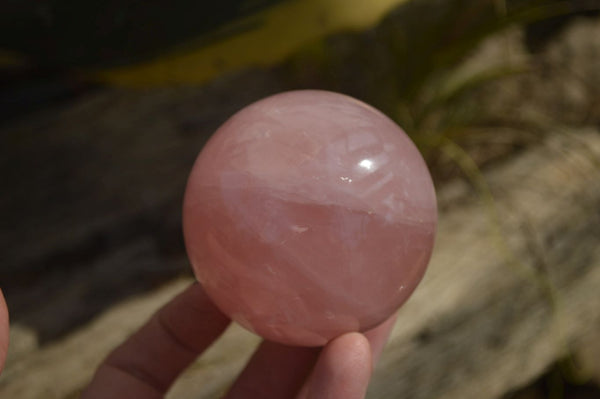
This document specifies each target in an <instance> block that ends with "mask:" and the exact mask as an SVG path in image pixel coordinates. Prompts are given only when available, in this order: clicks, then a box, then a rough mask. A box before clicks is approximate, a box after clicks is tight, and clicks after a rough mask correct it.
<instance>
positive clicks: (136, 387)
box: [83, 284, 229, 399]
mask: <svg viewBox="0 0 600 399" xmlns="http://www.w3.org/2000/svg"><path fill="white" fill-rule="evenodd" d="M228 324H229V319H227V317H226V316H225V315H223V314H222V313H221V312H220V311H219V310H218V309H217V308H216V307H215V306H214V305H213V304H212V302H211V301H210V299H208V297H207V296H206V294H205V293H204V290H203V289H202V287H201V286H200V285H199V284H193V285H192V286H191V287H189V288H188V289H186V290H185V291H184V292H183V293H181V294H179V295H178V296H177V297H175V298H174V299H173V300H172V301H171V302H169V303H168V304H166V305H165V306H164V307H163V308H162V309H160V310H159V311H158V312H157V313H156V314H154V316H152V318H151V319H150V320H149V321H148V322H147V323H146V324H145V325H144V326H142V328H140V329H139V330H138V331H137V332H136V333H134V334H133V335H132V336H131V337H130V338H129V339H127V341H125V342H124V343H123V344H122V345H120V346H119V347H117V348H116V349H115V350H114V351H113V352H112V353H111V354H110V355H109V356H108V357H107V358H106V360H105V361H104V363H103V364H102V365H101V366H100V367H99V369H98V371H97V372H96V375H95V376H94V378H93V380H92V382H91V384H90V385H89V386H88V388H87V389H86V391H85V392H84V395H83V397H84V398H88V399H89V398H95V397H103V398H104V397H115V398H116V397H130V398H133V397H135V398H153V397H161V396H162V395H163V394H164V393H165V392H166V391H167V389H168V388H169V386H170V385H171V384H172V383H173V381H174V380H175V378H176V377H177V376H178V375H179V374H180V373H181V372H182V371H183V370H184V369H185V368H186V367H187V366H188V365H189V364H190V363H191V362H192V361H193V360H194V359H195V358H196V357H197V356H198V355H199V354H200V353H202V352H203V351H204V350H205V349H206V348H207V347H208V346H209V345H210V344H211V343H212V342H213V341H214V340H215V339H216V338H217V337H219V335H221V333H222V332H223V331H224V330H225V328H226V327H227V325H228Z"/></svg>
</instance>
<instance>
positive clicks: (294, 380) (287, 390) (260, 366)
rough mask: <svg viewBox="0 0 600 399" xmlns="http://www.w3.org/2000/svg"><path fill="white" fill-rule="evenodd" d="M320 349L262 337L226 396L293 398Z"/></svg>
mask: <svg viewBox="0 0 600 399" xmlns="http://www.w3.org/2000/svg"><path fill="white" fill-rule="evenodd" d="M320 351H321V348H300V347H291V346H285V345H281V344H276V343H274V342H269V341H263V343H262V344H261V345H260V347H259V348H258V349H257V350H256V352H255V353H254V355H252V358H251V359H250V361H249V362H248V364H247V365H246V368H245V369H244V371H243V372H242V373H241V374H240V376H239V377H238V379H237V380H236V382H235V383H234V384H233V386H232V387H231V389H230V391H229V392H228V393H227V395H226V396H225V398H226V399H238V398H244V399H255V398H257V399H288V398H293V397H294V396H295V395H296V393H297V392H298V391H299V390H300V387H301V386H302V384H303V383H304V381H305V380H306V377H307V376H308V374H309V373H310V370H311V369H312V368H313V366H314V364H315V362H316V360H317V357H318V356H319V352H320Z"/></svg>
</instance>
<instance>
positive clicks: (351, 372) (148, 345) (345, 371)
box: [82, 284, 395, 399]
mask: <svg viewBox="0 0 600 399" xmlns="http://www.w3.org/2000/svg"><path fill="white" fill-rule="evenodd" d="M394 321H395V316H393V317H391V318H390V319H388V320H387V321H385V322H384V323H383V324H381V325H380V326H379V327H377V328H375V329H373V330H371V331H369V332H367V333H365V334H360V333H348V334H344V335H342V336H340V337H338V338H336V339H334V340H332V341H331V342H329V343H328V344H327V345H326V346H325V347H324V348H302V347H290V346H285V345H281V344H277V343H273V342H269V341H263V342H262V344H261V345H260V346H259V348H258V349H257V350H256V352H255V353H254V354H253V356H252V357H251V358H250V361H249V362H248V364H247V365H246V367H245V369H244V370H243V371H242V373H241V374H240V375H239V377H238V379H237V380H236V381H235V382H234V384H233V386H232V387H231V389H230V390H229V392H228V393H227V394H226V395H225V398H226V399H237V398H244V399H254V398H260V399H290V398H294V397H296V398H298V399H318V398H344V399H355V398H356V399H358V398H364V396H365V392H366V390H367V386H368V383H369V379H370V377H371V372H372V368H373V364H374V363H375V362H376V360H377V358H378V357H379V354H380V353H381V350H382V348H383V346H384V344H385V342H386V340H387V338H388V335H389V333H390V331H391V328H392V326H393V324H394ZM229 323H230V320H229V319H228V318H227V317H226V316H225V315H223V314H222V313H221V312H220V311H219V310H218V309H217V308H216V307H215V306H214V305H213V303H212V302H211V301H210V299H209V298H208V296H206V294H205V293H204V291H203V289H202V287H201V286H200V284H193V285H192V286H190V287H189V288H187V289H186V290H185V291H184V292H183V293H181V294H179V295H178V296H177V297H175V298H174V299H173V300H172V301H171V302H169V303H168V304H166V305H165V306H164V307H163V308H162V309H160V310H159V311H158V312H157V313H155V314H154V316H152V318H151V319H150V320H149V321H148V322H147V323H146V324H145V325H144V326H142V327H141V328H140V329H139V330H138V331H137V332H136V333H134V334H133V335H132V336H131V337H130V338H128V339H127V340H126V341H125V342H124V343H123V344H121V345H120V346H118V347H117V348H116V349H115V350H113V352H112V353H110V354H109V355H108V357H107V358H106V359H105V360H104V362H103V363H102V364H101V365H100V367H99V368H98V370H97V371H96V374H95V376H94V378H93V380H92V382H91V383H90V385H89V386H88V387H87V388H86V390H85V391H84V393H83V395H82V398H84V399H94V398H139V399H150V398H152V399H154V398H162V397H163V396H164V394H165V393H166V392H167V390H168V389H169V387H170V386H171V384H172V383H173V382H174V381H175V379H176V378H177V377H178V375H179V374H180V373H181V372H182V371H183V370H184V369H185V368H186V367H187V366H188V365H190V364H191V363H192V362H193V361H194V359H195V358H196V357H197V356H199V355H200V354H201V353H202V352H204V351H205V350H206V349H207V348H208V347H209V346H210V345H211V344H212V343H213V342H214V341H215V340H216V339H217V338H218V337H219V336H220V335H221V334H222V333H223V331H224V330H225V328H226V327H227V326H228V325H229Z"/></svg>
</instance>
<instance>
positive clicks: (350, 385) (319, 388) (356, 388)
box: [300, 333, 373, 399]
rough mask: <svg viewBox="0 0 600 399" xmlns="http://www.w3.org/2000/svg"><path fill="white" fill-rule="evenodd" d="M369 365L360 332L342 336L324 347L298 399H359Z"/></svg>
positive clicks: (368, 349)
mask: <svg viewBox="0 0 600 399" xmlns="http://www.w3.org/2000/svg"><path fill="white" fill-rule="evenodd" d="M372 364H373V360H372V358H371V347H370V345H369V341H368V340H367V338H366V337H365V336H364V335H362V334H360V333H347V334H344V335H342V336H340V337H338V338H336V339H334V340H333V341H331V342H330V343H329V344H327V346H325V348H324V349H323V352H322V353H321V355H320V356H319V360H318V361H317V364H316V365H315V368H314V370H313V372H312V374H311V375H310V378H309V380H308V381H307V385H306V386H305V388H304V389H303V392H302V394H301V395H300V397H302V398H310V399H326V398H344V399H363V398H364V397H365V394H366V392H367V387H368V385H369V379H370V378H371V372H372V370H373V366H372Z"/></svg>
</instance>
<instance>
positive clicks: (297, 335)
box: [183, 90, 437, 346]
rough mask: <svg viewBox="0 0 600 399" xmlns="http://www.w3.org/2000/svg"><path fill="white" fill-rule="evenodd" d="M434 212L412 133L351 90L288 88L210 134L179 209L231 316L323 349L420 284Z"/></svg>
mask: <svg viewBox="0 0 600 399" xmlns="http://www.w3.org/2000/svg"><path fill="white" fill-rule="evenodd" d="M436 221H437V210H436V199H435V192H434V187H433V184H432V181H431V177H430V175H429V172H428V170H427V166H426V165H425V162H424V161H423V158H422V157H421V155H420V154H419V151H418V150H417V148H416V147H415V145H414V144H413V143H412V142H411V140H410V139H409V138H408V136H407V135H406V134H405V133H404V132H403V131H402V130H401V129H400V128H399V127H398V126H397V125H396V124H395V123H394V122H392V121H391V120H390V119H389V118H387V117H386V116H385V115H383V114H382V113H381V112H379V111H377V110H376V109H374V108H372V107H371V106H369V105H366V104H364V103H362V102H360V101H358V100H355V99H353V98H351V97H348V96H345V95H341V94H336V93H331V92H325V91H308V90H307V91H293V92H287V93H282V94H278V95H274V96H272V97H268V98H265V99H263V100H261V101H258V102H256V103H254V104H251V105H249V106H247V107H246V108H244V109H242V110H241V111H239V112H238V113H237V114H235V115H234V116H233V117H231V118H230V119H229V120H228V121H227V122H226V123H225V124H224V125H223V126H221V127H220V128H219V129H218V130H217V132H216V133H215V134H214V135H213V136H212V138H211V139H210V140H209V142H208V143H207V144H206V146H205V148H204V149H203V151H202V152H201V154H200V155H199V157H198V159H197V161H196V163H195V165H194V168H193V170H192V172H191V175H190V177H189V181H188V185H187V191H186V194H185V201H184V209H183V228H184V235H185V241H186V247H187V251H188V254H189V257H190V260H191V263H192V265H193V268H194V272H195V274H196V277H197V278H198V280H199V281H200V282H201V283H202V285H203V286H204V288H205V290H206V292H207V293H208V295H209V296H210V297H211V298H212V299H213V300H214V302H215V304H216V305H217V306H218V307H219V308H220V309H221V310H222V311H223V312H224V313H226V314H227V315H229V316H230V317H231V318H232V319H233V320H235V321H237V322H238V323H240V324H241V325H242V326H244V327H246V328H247V329H249V330H251V331H253V332H255V333H257V334H259V335H261V336H263V337H264V338H267V339H269V340H272V341H277V342H280V343H284V344H290V345H302V346H318V345H323V344H325V343H327V341H329V340H330V339H332V338H335V337H336V336H338V335H340V334H342V333H345V332H350V331H365V330H368V329H371V328H373V327H375V326H376V325H377V324H379V323H381V322H382V321H384V320H385V319H386V318H388V317H389V316H390V315H391V314H392V313H393V312H394V311H395V310H396V309H398V307H399V306H400V305H401V304H402V303H403V302H404V301H406V299H407V298H408V297H409V296H410V294H411V293H412V291H413V290H414V289H415V287H416V286H417V284H418V283H419V281H420V280H421V278H422V276H423V274H424V272H425V268H426V266H427V263H428V261H429V257H430V255H431V251H432V247H433V242H434V235H435V228H436Z"/></svg>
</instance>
